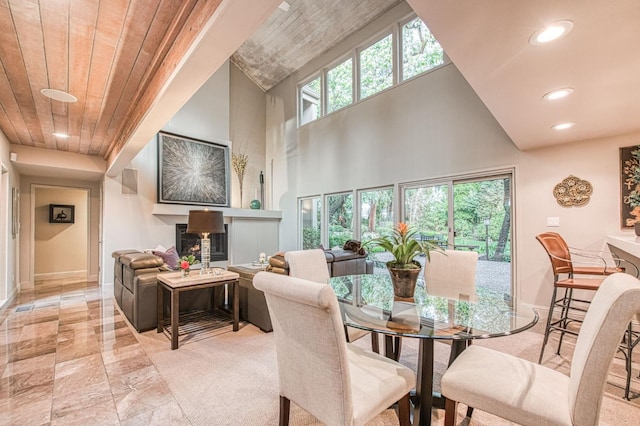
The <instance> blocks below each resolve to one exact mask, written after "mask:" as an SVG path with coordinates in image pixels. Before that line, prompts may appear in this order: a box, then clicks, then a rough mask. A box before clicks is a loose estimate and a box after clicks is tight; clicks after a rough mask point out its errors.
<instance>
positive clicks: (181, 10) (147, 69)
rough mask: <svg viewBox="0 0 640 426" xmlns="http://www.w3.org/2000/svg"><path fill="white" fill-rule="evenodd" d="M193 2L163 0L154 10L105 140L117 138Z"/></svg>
mask: <svg viewBox="0 0 640 426" xmlns="http://www.w3.org/2000/svg"><path fill="white" fill-rule="evenodd" d="M196 4H197V1H196V0H191V1H183V2H180V3H175V2H166V1H165V2H164V3H163V5H162V6H163V7H160V8H159V9H158V10H157V11H156V14H155V16H154V19H153V21H152V22H151V24H150V26H149V27H148V31H147V33H146V35H145V39H144V41H143V43H142V46H141V49H140V52H139V54H138V57H137V58H136V61H135V63H134V65H133V68H132V72H131V74H130V76H129V80H128V81H127V84H126V86H125V89H124V92H123V96H122V98H121V102H120V103H119V105H118V108H117V109H116V111H115V113H114V115H113V117H112V123H111V125H110V126H109V131H108V132H107V135H106V137H107V139H108V140H110V141H111V140H117V138H118V137H119V135H120V133H121V132H122V129H123V128H124V127H125V126H126V124H127V122H128V121H129V120H130V119H131V111H132V110H133V109H134V108H135V106H136V105H137V103H138V102H139V100H140V99H141V98H142V97H143V96H144V94H145V93H146V92H147V91H148V90H150V89H149V84H150V82H151V80H152V78H153V76H154V75H155V73H156V72H157V71H158V69H160V67H161V66H162V63H163V61H164V58H165V57H166V55H167V53H168V51H169V49H170V48H171V46H172V45H173V43H174V41H175V40H176V38H177V36H178V34H179V33H180V31H182V29H183V28H184V25H185V23H186V22H187V19H188V17H189V15H190V14H191V12H192V11H193V8H194V7H195V5H196Z"/></svg>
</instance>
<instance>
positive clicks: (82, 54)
mask: <svg viewBox="0 0 640 426" xmlns="http://www.w3.org/2000/svg"><path fill="white" fill-rule="evenodd" d="M401 1H402V0H367V1H365V0H349V1H345V0H325V1H322V2H318V1H315V0H291V1H288V4H289V6H290V7H289V8H288V10H285V9H286V7H284V5H283V7H282V8H279V7H278V5H279V4H280V0H261V1H260V2H255V0H181V1H172V0H110V1H98V0H56V1H45V0H0V28H1V29H2V31H0V65H1V66H0V130H2V132H3V133H4V134H5V135H6V137H7V139H8V140H9V142H10V143H11V144H16V145H25V146H32V147H38V148H46V149H49V150H58V151H68V152H74V153H79V154H87V155H90V156H96V157H100V158H105V159H106V160H107V161H108V162H109V164H113V163H114V162H117V161H121V162H123V163H125V164H126V162H127V161H128V159H130V158H132V155H134V154H135V152H136V150H139V149H140V147H141V146H144V144H146V143H147V142H148V140H149V135H152V134H153V133H155V132H157V131H158V130H159V129H160V128H161V127H162V126H163V125H164V124H165V123H166V122H167V121H168V119H170V117H171V116H172V114H174V113H175V112H176V111H177V110H178V109H179V108H180V106H181V105H183V104H184V102H186V100H187V99H188V96H190V95H191V94H192V93H194V92H195V91H196V90H197V88H198V87H199V86H200V85H201V84H203V83H204V81H206V79H207V78H208V77H209V76H210V75H211V74H212V73H213V72H215V70H216V69H217V67H218V66H219V65H220V64H221V63H223V62H224V61H225V60H227V59H228V58H231V61H232V62H233V63H234V64H236V65H237V66H238V67H239V68H240V69H241V70H243V72H245V74H246V75H247V76H249V78H251V79H252V80H253V81H254V82H255V83H256V84H257V85H258V86H260V87H261V88H263V89H264V90H268V89H270V88H271V87H273V86H274V85H275V84H277V83H278V82H280V81H281V80H282V79H283V78H285V77H286V76H288V75H289V74H290V73H291V72H293V71H295V70H297V69H298V68H299V67H300V66H302V65H304V64H305V63H306V62H308V61H309V60H310V59H312V58H313V57H315V56H317V55H318V54H320V53H322V52H324V51H326V50H327V49H329V48H330V47H331V46H333V45H334V44H336V43H337V42H338V41H340V40H342V39H343V38H344V37H346V36H347V35H348V34H349V33H351V32H353V31H355V30H357V29H359V28H361V27H362V26H364V25H366V24H367V23H368V22H370V21H371V20H372V19H375V18H376V17H378V16H380V15H381V14H382V13H384V12H385V11H386V10H388V9H389V8H391V7H393V6H395V5H396V4H398V3H400V2H401ZM408 3H409V4H410V5H411V6H412V7H413V9H414V10H415V11H416V13H417V14H418V15H419V16H420V17H421V18H422V19H423V20H424V21H425V22H426V23H427V25H428V26H429V27H430V29H431V30H432V31H433V33H434V34H435V36H436V37H437V38H438V40H439V41H440V42H441V44H442V45H443V47H444V49H445V51H446V52H447V54H448V56H449V57H450V58H451V59H452V61H453V62H454V64H455V65H456V67H458V69H460V71H461V72H462V74H463V75H464V76H465V78H466V79H467V80H468V81H469V83H470V84H471V86H472V87H473V89H474V90H475V91H476V93H477V94H478V95H479V96H480V98H481V99H482V100H483V102H484V103H485V105H487V107H488V108H489V110H490V111H491V112H492V113H493V115H494V117H495V118H496V120H497V121H498V122H499V123H500V124H501V125H502V127H503V128H504V129H505V131H506V132H507V134H509V136H510V137H511V138H512V140H513V141H514V143H515V144H516V145H517V146H519V147H520V148H521V149H532V148H535V147H538V146H544V145H550V144H555V143H565V142H571V141H574V140H583V139H589V138H597V137H603V136H610V135H616V134H624V133H631V132H636V131H640V120H638V119H637V117H638V115H639V113H640V96H638V94H639V93H640V78H638V75H640V55H637V54H636V52H637V44H638V42H640V3H639V2H638V1H637V0H617V1H616V2H614V3H612V2H610V1H608V0H591V1H589V2H586V3H583V2H558V1H556V0H539V1H536V2H513V1H512V0H477V1H474V2H469V1H467V0H447V1H441V0H408ZM558 19H570V20H572V21H573V22H574V30H573V31H572V32H571V33H570V34H569V35H568V36H567V37H565V38H564V39H563V40H561V41H560V42H559V43H557V44H554V45H550V46H545V47H541V46H531V45H529V44H528V43H527V40H528V38H529V36H530V34H531V33H532V32H533V31H535V30H536V29H538V28H539V27H540V26H542V25H545V24H548V23H550V22H553V21H555V20H558ZM176 82H178V83H176ZM564 86H571V87H573V88H574V89H575V90H574V94H573V95H572V96H571V97H569V98H567V99H565V100H562V101H561V102H557V103H555V104H549V103H546V102H544V101H542V95H543V94H544V93H546V92H547V91H549V90H551V89H554V88H558V87H564ZM44 88H52V89H58V90H62V91H65V92H69V93H71V94H72V95H74V96H75V97H76V98H77V99H78V101H77V102H75V103H68V104H67V103H62V102H60V101H56V100H50V99H49V98H46V97H44V96H43V95H42V94H41V93H40V90H41V89H44ZM161 101H162V102H161ZM160 104H162V106H159V105H160ZM559 121H573V122H575V123H576V125H575V126H574V128H572V129H570V130H569V131H566V132H563V133H560V132H553V131H551V126H552V125H553V124H555V123H556V122H559ZM53 132H67V133H68V134H69V135H70V137H69V138H68V139H62V138H59V137H56V136H53V135H52V133H53ZM130 147H133V148H130ZM128 149H129V150H130V152H129V153H128V154H127V155H125V156H121V157H122V159H121V160H119V159H118V156H119V155H120V154H121V153H122V152H125V151H126V150H128Z"/></svg>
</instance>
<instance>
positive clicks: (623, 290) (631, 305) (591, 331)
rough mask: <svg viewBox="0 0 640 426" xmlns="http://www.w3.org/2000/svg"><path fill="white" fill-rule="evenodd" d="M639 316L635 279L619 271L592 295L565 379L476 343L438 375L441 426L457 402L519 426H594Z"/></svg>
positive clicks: (453, 415) (450, 417) (451, 421)
mask: <svg viewBox="0 0 640 426" xmlns="http://www.w3.org/2000/svg"><path fill="white" fill-rule="evenodd" d="M638 312H640V281H638V279H637V278H635V277H633V276H631V275H628V274H623V273H617V274H613V275H610V276H609V277H607V278H606V279H605V280H604V281H603V283H602V284H601V285H600V287H599V289H598V290H597V291H596V293H595V296H594V298H593V300H592V302H591V304H590V305H589V308H588V311H587V313H586V315H585V317H584V321H583V323H582V326H581V330H580V334H579V335H578V338H577V341H576V346H575V350H574V353H573V359H572V361H571V371H570V374H569V376H568V377H567V376H566V375H564V374H562V373H560V372H558V371H555V370H553V369H550V368H547V367H544V366H542V365H539V364H536V363H534V362H531V361H527V360H524V359H521V358H518V357H515V356H513V355H509V354H505V353H502V352H498V351H495V350H492V349H489V348H486V347H482V346H480V345H473V346H471V347H470V348H468V349H467V350H466V351H464V352H463V353H462V354H461V355H460V356H459V357H458V358H457V359H456V360H455V361H454V362H453V364H452V365H451V366H450V367H449V368H448V369H447V371H445V373H444V375H443V376H442V381H441V388H442V395H443V396H445V397H446V403H445V405H446V407H445V410H446V411H445V425H449V426H450V425H453V424H454V423H455V419H456V405H457V403H458V402H462V403H464V404H467V405H469V406H472V407H475V408H476V409H479V410H483V411H486V412H488V413H491V414H494V415H496V416H499V417H502V418H504V419H507V420H510V421H512V422H516V423H519V424H523V425H542V424H545V425H597V424H598V419H599V416H600V406H601V404H602V397H603V392H604V386H605V383H606V379H607V375H608V372H609V365H610V364H611V360H612V359H613V355H614V353H615V352H616V350H617V349H618V345H619V343H620V341H621V339H622V336H623V334H624V333H625V331H626V329H627V326H628V324H629V322H630V321H631V318H632V317H633V316H634V315H636V314H637V313H638Z"/></svg>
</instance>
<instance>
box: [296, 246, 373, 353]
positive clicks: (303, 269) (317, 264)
mask: <svg viewBox="0 0 640 426" xmlns="http://www.w3.org/2000/svg"><path fill="white" fill-rule="evenodd" d="M284 259H285V260H286V261H287V263H288V264H289V275H290V276H292V277H297V278H302V279H305V280H309V281H314V282H317V283H322V284H329V279H330V276H329V269H328V267H327V259H326V257H325V255H324V251H323V250H320V249H310V250H292V251H288V252H286V253H285V254H284ZM344 331H345V334H346V337H347V341H348V342H355V341H356V340H358V339H359V338H361V337H364V336H366V335H367V334H371V350H373V351H374V352H376V353H377V352H379V351H380V349H379V347H380V344H379V341H378V336H377V333H371V332H370V331H366V330H360V329H359V328H354V327H349V326H345V327H344Z"/></svg>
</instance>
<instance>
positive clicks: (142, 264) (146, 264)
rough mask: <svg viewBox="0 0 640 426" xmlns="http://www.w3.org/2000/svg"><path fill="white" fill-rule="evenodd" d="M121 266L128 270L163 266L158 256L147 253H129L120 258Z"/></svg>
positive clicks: (162, 261)
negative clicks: (126, 267)
mask: <svg viewBox="0 0 640 426" xmlns="http://www.w3.org/2000/svg"><path fill="white" fill-rule="evenodd" d="M120 260H121V261H122V264H123V265H125V266H128V267H129V268H130V269H133V270H135V269H147V268H158V267H160V266H162V265H163V264H164V260H163V259H162V258H161V257H159V256H154V255H153V254H149V253H130V254H125V255H124V256H122V257H120Z"/></svg>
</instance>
